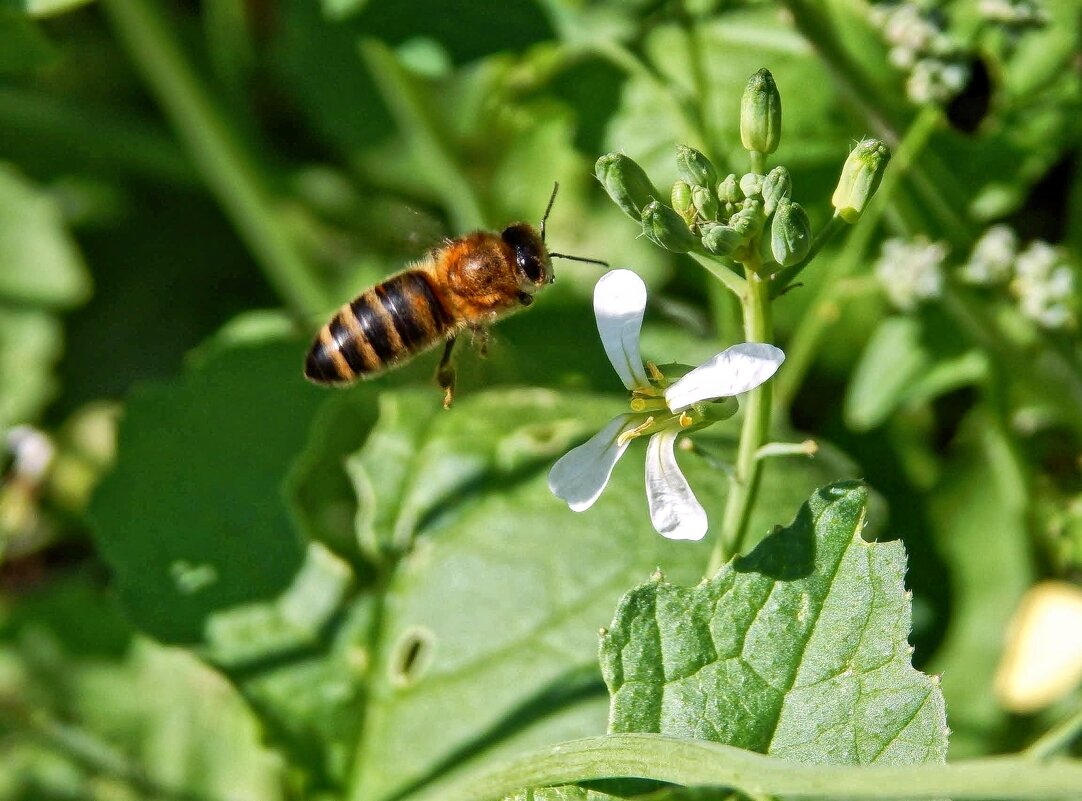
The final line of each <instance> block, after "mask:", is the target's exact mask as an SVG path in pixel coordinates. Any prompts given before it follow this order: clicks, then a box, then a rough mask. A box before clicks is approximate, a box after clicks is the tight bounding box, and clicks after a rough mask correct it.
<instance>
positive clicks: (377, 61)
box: [360, 39, 547, 234]
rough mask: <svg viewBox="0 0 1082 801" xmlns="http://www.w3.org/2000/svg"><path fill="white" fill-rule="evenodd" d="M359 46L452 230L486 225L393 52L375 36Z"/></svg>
mask: <svg viewBox="0 0 1082 801" xmlns="http://www.w3.org/2000/svg"><path fill="white" fill-rule="evenodd" d="M360 47H361V55H362V57H363V58H364V61H365V64H366V65H367V67H368V71H369V72H370V73H372V77H373V79H375V81H376V85H377V86H378V87H379V90H380V94H381V95H382V96H383V101H384V102H385V103H386V104H387V107H388V108H389V109H390V110H391V114H392V115H394V118H395V121H396V122H397V123H398V130H399V131H400V132H401V134H402V136H404V137H406V140H407V141H408V142H409V145H410V149H411V150H412V151H413V155H414V157H415V158H416V159H417V162H418V166H419V167H420V168H421V170H422V172H423V173H424V174H425V175H426V176H427V177H428V183H429V185H430V186H431V187H432V189H433V190H434V191H435V192H437V193H438V194H439V196H440V199H441V201H442V203H443V207H444V208H445V209H446V210H447V213H448V215H449V216H450V218H451V225H452V226H453V227H454V230H455V233H456V234H465V233H467V232H469V231H476V230H477V229H479V228H486V227H487V226H488V225H489V220H488V215H486V214H485V211H484V208H483V207H482V205H481V200H480V198H479V197H478V196H477V192H476V191H474V188H473V185H472V184H471V183H470V182H469V179H467V178H466V176H465V175H464V174H463V173H462V171H461V170H460V169H459V167H458V163H457V162H456V161H455V159H454V158H453V157H452V155H451V154H450V153H448V152H447V148H446V147H445V146H444V144H443V141H442V140H441V139H440V137H439V135H438V134H437V133H436V126H435V124H434V123H433V121H432V118H431V117H430V116H429V114H428V111H427V110H426V107H425V104H424V102H422V100H421V99H420V98H419V97H418V96H417V90H416V89H415V88H414V86H413V84H412V82H411V81H410V80H409V76H408V75H407V74H406V73H405V71H404V70H403V69H402V66H401V65H400V64H399V63H398V60H397V59H396V58H395V55H394V53H393V52H391V50H390V48H388V47H387V45H385V44H383V43H382V42H379V41H377V40H375V39H366V40H365V41H363V42H362V43H361V46H360ZM546 191H547V190H546Z"/></svg>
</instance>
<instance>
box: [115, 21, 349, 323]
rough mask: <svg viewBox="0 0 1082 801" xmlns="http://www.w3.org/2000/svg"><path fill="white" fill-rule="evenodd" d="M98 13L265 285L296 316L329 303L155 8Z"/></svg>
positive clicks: (252, 166)
mask: <svg viewBox="0 0 1082 801" xmlns="http://www.w3.org/2000/svg"><path fill="white" fill-rule="evenodd" d="M102 8H104V9H105V12H106V14H107V15H108V16H109V19H110V20H111V22H112V25H113V28H114V30H115V31H116V35H117V37H118V38H119V39H120V41H121V42H122V43H123V45H124V46H125V48H126V49H127V50H128V53H129V55H130V56H131V59H132V61H133V62H134V64H135V67H136V69H137V70H138V71H139V72H140V73H141V75H142V78H143V80H144V81H145V82H146V85H147V88H148V89H149V90H150V92H151V94H153V95H154V97H155V98H156V99H157V101H158V103H159V104H160V105H161V107H162V110H163V111H164V112H165V115H166V116H167V117H168V118H169V121H170V122H171V123H172V125H173V127H174V128H175V129H176V133H177V136H178V137H179V138H180V140H181V141H182V142H183V143H184V145H185V147H186V148H187V149H188V152H189V153H190V154H191V157H192V161H193V162H194V163H195V165H196V168H197V169H198V170H199V172H200V174H201V175H202V177H203V180H204V181H206V183H207V186H208V187H210V190H211V192H212V193H213V194H214V195H215V197H217V199H218V202H219V203H221V204H222V208H223V209H224V210H225V212H226V214H227V215H228V216H229V218H230V219H231V220H232V222H233V224H234V225H235V226H236V228H237V230H238V232H239V233H240V235H241V238H242V239H243V240H244V241H245V243H246V244H247V245H248V247H249V249H250V250H251V251H252V254H253V255H254V256H255V259H256V261H257V263H258V264H259V266H260V267H261V268H262V270H263V273H264V275H265V276H266V278H267V281H268V282H269V283H270V285H271V286H272V287H273V288H274V290H275V291H276V292H277V293H278V294H279V295H280V296H281V297H282V299H283V300H284V301H285V302H286V303H288V304H289V305H290V306H291V307H292V308H293V310H294V311H295V312H296V313H297V314H298V315H299V316H301V317H302V319H305V320H308V319H311V318H312V317H313V316H314V315H316V314H320V313H323V312H325V311H326V310H327V309H328V308H330V307H331V306H333V305H334V302H333V299H332V298H330V297H328V295H327V294H326V293H325V292H324V290H323V287H321V286H320V284H319V283H318V282H317V281H316V280H315V278H314V277H313V276H312V274H311V271H310V269H309V266H308V265H307V264H306V263H305V261H304V260H303V259H302V258H301V257H300V255H299V253H298V252H297V250H296V248H295V247H294V245H293V242H291V241H290V239H289V235H288V233H287V231H286V228H285V226H283V225H282V223H281V220H280V219H278V216H277V214H276V213H275V209H274V198H273V196H272V194H271V193H270V192H269V191H268V189H267V187H266V185H265V181H264V179H263V177H262V176H261V175H260V173H259V171H258V170H257V169H256V166H255V164H254V163H253V161H252V160H251V158H250V157H249V155H248V152H247V151H246V150H245V148H244V147H242V146H241V144H240V143H239V141H238V140H237V137H236V135H235V132H234V131H233V130H232V129H231V128H230V127H229V125H227V124H226V122H225V120H224V119H223V118H222V115H221V114H220V113H219V111H218V109H217V108H216V107H215V104H214V102H213V101H212V100H211V97H210V94H209V93H208V92H207V90H206V88H205V87H204V86H203V85H202V84H201V83H200V81H199V79H198V78H197V76H196V74H195V71H194V70H193V69H192V67H191V65H190V64H189V63H188V61H187V59H186V58H185V56H184V53H183V52H182V51H181V49H180V46H179V45H178V44H177V42H176V40H175V39H174V37H173V34H172V32H171V30H170V26H169V25H168V23H167V22H166V21H165V20H164V19H163V18H162V15H161V12H160V11H159V10H158V8H157V7H156V6H155V5H154V4H152V3H149V2H147V0H104V1H103V3H102Z"/></svg>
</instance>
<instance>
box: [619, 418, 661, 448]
mask: <svg viewBox="0 0 1082 801" xmlns="http://www.w3.org/2000/svg"><path fill="white" fill-rule="evenodd" d="M653 424H654V418H653V416H652V415H651V416H650V417H647V418H646V419H645V420H643V421H642V422H641V423H640V424H639V425H637V426H635V427H634V428H632V429H630V430H628V431H625V432H624V433H623V434H621V435H620V436H619V437H617V438H616V444H617V445H624V444H625V443H628V442H630V441H631V440H633V439H635V437H637V436H639V435H640V434H642V433H643V432H644V431H646V430H647V429H648V428H650V426H652V425H653Z"/></svg>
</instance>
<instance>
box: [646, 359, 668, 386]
mask: <svg viewBox="0 0 1082 801" xmlns="http://www.w3.org/2000/svg"><path fill="white" fill-rule="evenodd" d="M646 372H648V373H649V374H650V378H651V379H653V380H654V381H657V382H659V383H660V382H663V381H664V380H665V374H664V373H662V372H661V371H660V370H658V369H657V365H656V364H654V363H653V362H647V363H646Z"/></svg>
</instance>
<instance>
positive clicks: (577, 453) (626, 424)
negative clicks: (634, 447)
mask: <svg viewBox="0 0 1082 801" xmlns="http://www.w3.org/2000/svg"><path fill="white" fill-rule="evenodd" d="M640 422H642V418H641V416H639V415H632V414H621V415H617V416H616V417H614V418H613V419H612V422H610V423H609V424H608V425H607V426H605V427H604V428H603V429H601V430H600V431H598V432H597V433H596V434H594V436H592V437H591V438H590V439H588V440H587V441H586V442H584V443H583V444H581V445H579V446H578V447H577V448H574V449H572V450H570V451H568V452H567V453H565V454H564V455H563V456H561V457H560V459H559V460H558V461H557V462H556V464H554V465H553V466H552V469H551V470H550V471H549V489H550V490H552V494H553V495H555V496H556V497H557V498H562V499H563V500H565V501H567V505H568V506H570V507H571V509H572V511H575V512H582V511H585V510H586V509H589V508H590V507H591V506H593V505H594V501H596V500H597V499H598V497H599V496H600V495H601V491H602V490H603V489H605V485H606V484H608V483H609V476H611V475H612V468H613V467H615V466H616V462H617V461H619V459H620V457H621V456H623V455H624V451H626V450H627V446H628V444H629V442H630V440H628V441H625V442H624V443H623V444H617V440H618V439H619V438H620V435H621V434H622V433H624V432H625V431H629V430H630V429H632V428H634V427H635V426H636V425H638V424H639V423H640Z"/></svg>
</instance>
